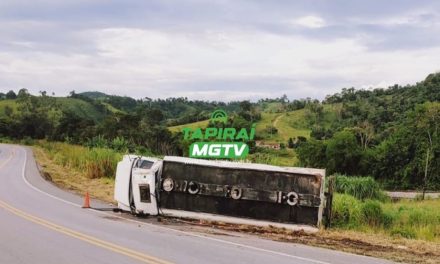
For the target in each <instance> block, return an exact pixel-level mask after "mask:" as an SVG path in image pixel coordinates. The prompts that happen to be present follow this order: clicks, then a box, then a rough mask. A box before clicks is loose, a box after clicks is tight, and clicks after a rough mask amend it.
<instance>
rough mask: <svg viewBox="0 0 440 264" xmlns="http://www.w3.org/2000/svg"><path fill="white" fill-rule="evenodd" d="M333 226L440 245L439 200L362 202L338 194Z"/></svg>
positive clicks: (334, 204)
mask: <svg viewBox="0 0 440 264" xmlns="http://www.w3.org/2000/svg"><path fill="white" fill-rule="evenodd" d="M332 226H333V227H337V228H342V229H352V230H358V231H365V232H373V233H377V232H381V233H386V234H388V235H390V236H395V237H404V238H410V239H422V240H427V241H436V242H437V241H438V242H440V200H425V201H417V200H401V201H398V202H395V203H392V202H380V201H377V200H365V201H361V200H359V199H356V198H355V197H353V196H351V195H349V194H339V193H336V194H335V196H334V200H333V215H332Z"/></svg>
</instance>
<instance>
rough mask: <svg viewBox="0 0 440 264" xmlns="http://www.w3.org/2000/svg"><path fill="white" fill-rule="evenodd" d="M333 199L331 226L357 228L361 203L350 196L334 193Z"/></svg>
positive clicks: (360, 217)
mask: <svg viewBox="0 0 440 264" xmlns="http://www.w3.org/2000/svg"><path fill="white" fill-rule="evenodd" d="M333 199H334V200H333V214H332V223H333V225H335V226H339V227H349V228H354V227H359V226H360V224H361V221H360V220H361V219H362V213H361V202H360V201H359V200H357V199H356V198H354V197H353V196H351V195H348V194H339V193H336V194H335V195H334V198H333Z"/></svg>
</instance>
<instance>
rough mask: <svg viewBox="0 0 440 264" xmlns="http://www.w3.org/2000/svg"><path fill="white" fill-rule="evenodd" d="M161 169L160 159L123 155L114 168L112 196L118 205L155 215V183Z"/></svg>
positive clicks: (133, 211)
mask: <svg viewBox="0 0 440 264" xmlns="http://www.w3.org/2000/svg"><path fill="white" fill-rule="evenodd" d="M161 169H162V160H160V159H156V158H151V157H140V156H135V155H124V157H123V159H122V161H120V162H119V163H118V166H117V169H116V179H115V194H114V198H115V200H116V201H117V202H118V207H119V208H120V209H122V210H124V211H130V212H132V213H134V214H137V215H157V214H158V206H157V198H158V197H157V195H158V192H157V191H156V190H157V188H156V183H157V181H158V179H159V176H160V173H161Z"/></svg>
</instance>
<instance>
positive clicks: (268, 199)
mask: <svg viewBox="0 0 440 264" xmlns="http://www.w3.org/2000/svg"><path fill="white" fill-rule="evenodd" d="M324 180H325V170H320V169H307V168H292V167H278V166H271V165H264V164H253V163H241V162H229V161H217V160H201V159H191V158H183V157H173V156H166V157H165V158H164V159H163V160H161V159H155V158H149V157H139V156H134V155H125V156H124V157H123V160H122V161H120V162H119V163H118V167H117V172H116V182H115V195H114V197H115V200H116V201H117V202H118V207H119V208H120V209H122V210H125V211H130V212H132V213H134V214H145V215H158V214H160V213H164V214H167V213H168V214H170V215H173V216H179V215H184V212H196V213H204V214H212V215H221V216H228V217H236V218H248V219H254V220H265V221H271V222H278V223H285V224H306V225H312V226H319V225H320V224H321V220H322V216H323V212H324V206H325V203H326V199H325V196H324Z"/></svg>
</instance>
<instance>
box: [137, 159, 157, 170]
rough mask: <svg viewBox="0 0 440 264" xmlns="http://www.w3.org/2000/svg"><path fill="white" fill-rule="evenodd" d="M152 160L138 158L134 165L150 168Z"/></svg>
mask: <svg viewBox="0 0 440 264" xmlns="http://www.w3.org/2000/svg"><path fill="white" fill-rule="evenodd" d="M153 164H154V162H152V161H148V160H138V162H137V164H136V167H137V168H140V169H150V168H151V167H152V166H153Z"/></svg>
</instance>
